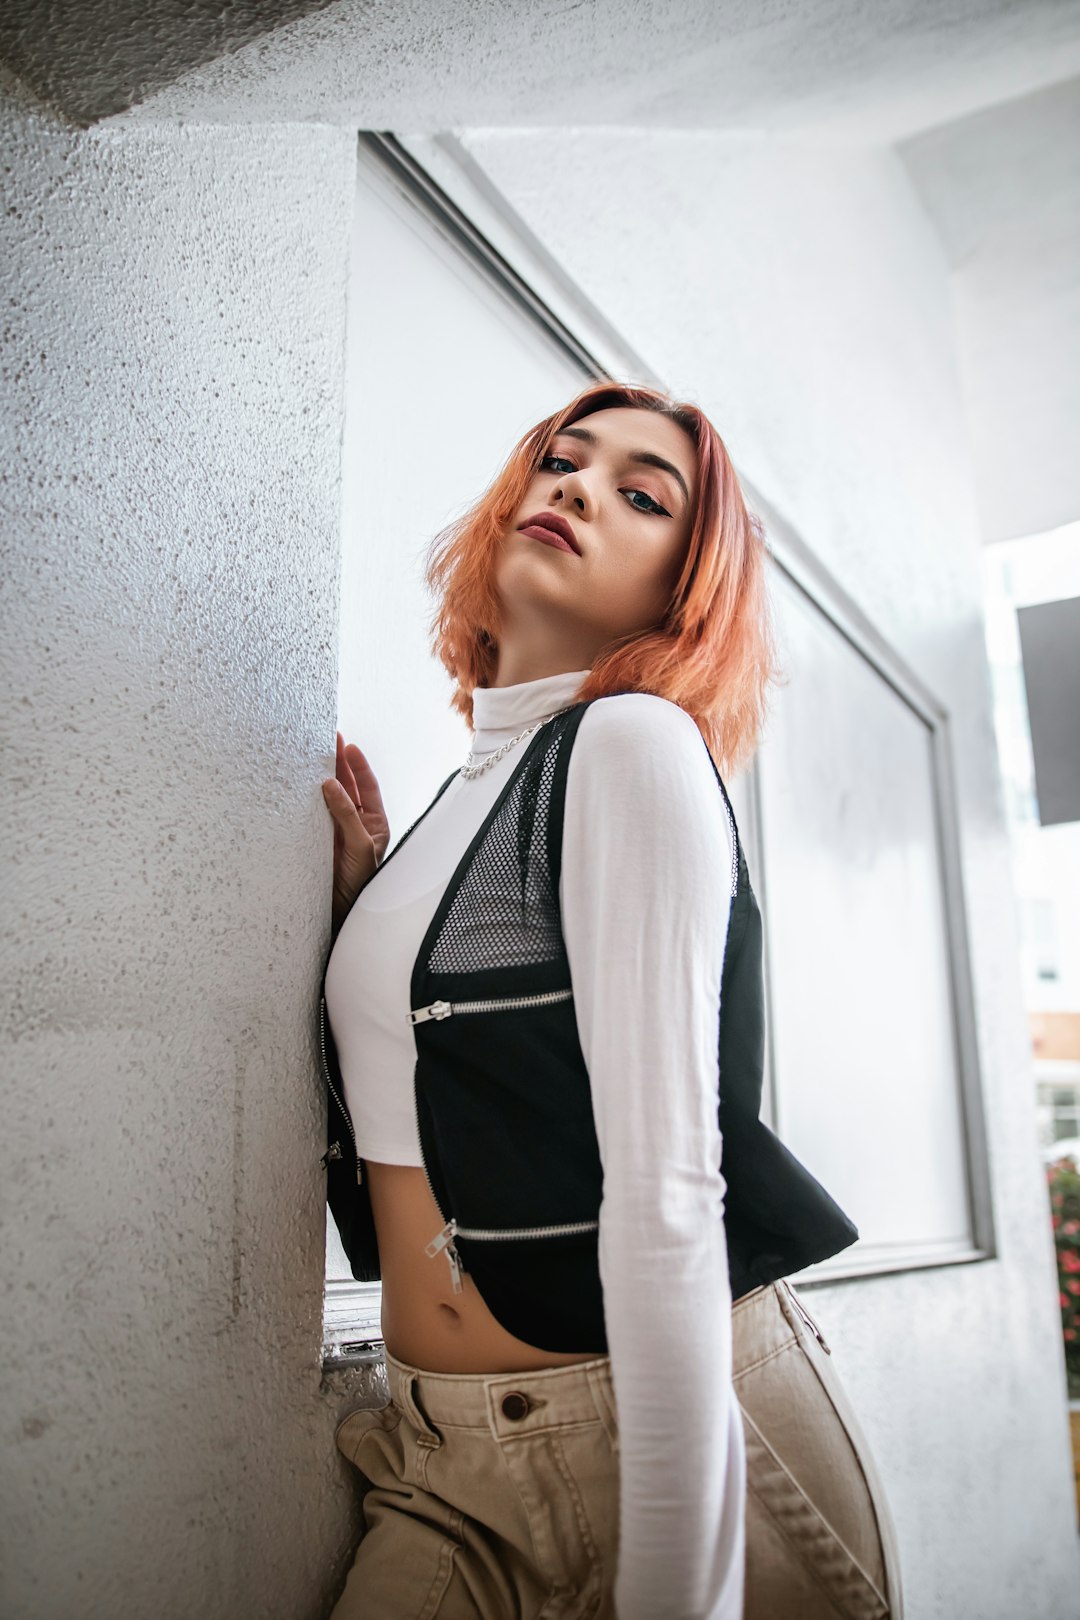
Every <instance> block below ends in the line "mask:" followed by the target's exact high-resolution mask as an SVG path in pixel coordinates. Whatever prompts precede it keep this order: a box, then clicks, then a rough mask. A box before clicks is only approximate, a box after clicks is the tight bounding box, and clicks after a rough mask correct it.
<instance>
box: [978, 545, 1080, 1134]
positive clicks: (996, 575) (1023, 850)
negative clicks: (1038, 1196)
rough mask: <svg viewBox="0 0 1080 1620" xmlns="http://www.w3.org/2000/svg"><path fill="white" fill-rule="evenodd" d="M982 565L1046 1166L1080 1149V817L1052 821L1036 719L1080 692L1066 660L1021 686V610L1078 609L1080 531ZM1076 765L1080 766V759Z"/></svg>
mask: <svg viewBox="0 0 1080 1620" xmlns="http://www.w3.org/2000/svg"><path fill="white" fill-rule="evenodd" d="M983 561H984V578H985V582H986V647H987V656H988V659H989V662H990V672H991V678H992V686H993V706H994V729H995V731H996V734H997V743H998V757H999V760H1000V764H1001V779H1002V785H1003V789H1004V795H1005V812H1006V819H1007V823H1008V828H1009V838H1010V844H1011V848H1012V859H1013V871H1014V874H1015V889H1016V899H1017V908H1018V922H1019V931H1020V961H1021V971H1022V975H1023V988H1024V999H1025V1003H1026V1006H1027V1009H1028V1015H1029V1021H1030V1027H1031V1050H1032V1060H1033V1068H1034V1079H1035V1086H1036V1096H1037V1110H1038V1114H1037V1117H1038V1125H1039V1138H1040V1145H1041V1147H1042V1150H1043V1154H1044V1157H1046V1158H1047V1159H1049V1158H1050V1157H1052V1156H1055V1155H1056V1154H1059V1153H1061V1152H1064V1151H1067V1150H1069V1149H1075V1150H1080V816H1074V817H1073V819H1071V820H1064V821H1060V820H1058V821H1052V822H1050V823H1049V824H1048V825H1044V820H1045V817H1044V816H1042V815H1040V803H1039V793H1038V786H1037V780H1036V760H1035V754H1034V751H1033V747H1032V724H1031V712H1030V711H1031V707H1032V705H1033V704H1036V703H1038V704H1047V703H1049V702H1051V701H1054V702H1056V703H1057V704H1059V705H1060V706H1061V708H1062V710H1063V712H1065V713H1066V714H1068V715H1069V716H1070V717H1072V716H1075V715H1077V714H1078V713H1080V689H1078V688H1077V686H1076V684H1075V682H1074V679H1073V675H1072V670H1071V669H1070V667H1069V664H1068V660H1067V659H1064V658H1063V659H1062V660H1061V664H1060V667H1059V669H1058V675H1057V680H1056V682H1054V683H1053V684H1054V688H1055V690H1054V692H1053V695H1052V698H1051V697H1050V696H1048V695H1047V693H1046V691H1045V690H1044V688H1043V687H1042V686H1036V685H1034V683H1033V682H1032V680H1031V678H1030V672H1029V678H1028V679H1027V680H1025V666H1024V659H1023V648H1022V639H1021V629H1020V622H1019V614H1020V612H1021V611H1022V610H1023V609H1025V608H1030V607H1033V606H1035V605H1036V604H1042V603H1053V604H1056V605H1059V606H1060V607H1061V608H1068V607H1070V605H1071V604H1072V603H1074V602H1075V603H1078V604H1080V523H1071V524H1066V525H1064V526H1063V527H1060V528H1057V529H1053V530H1050V531H1049V532H1047V533H1046V534H1041V535H1032V536H1028V537H1025V538H1023V539H1018V540H1006V541H1001V542H998V543H997V544H994V545H989V546H987V547H985V549H984V552H983ZM1028 661H1029V663H1030V662H1031V655H1030V654H1029V660H1028ZM1029 687H1030V688H1031V691H1030V694H1029ZM1050 723H1052V721H1051V722H1048V724H1050ZM1057 763H1058V764H1059V765H1061V764H1062V763H1063V762H1062V761H1061V760H1059V761H1058V762H1057ZM1064 763H1066V764H1068V763H1069V762H1068V761H1065V762H1064ZM1072 764H1073V768H1074V769H1078V770H1080V759H1075V760H1073V761H1072ZM1064 813H1066V814H1067V813H1068V808H1067V807H1066V809H1065V811H1064Z"/></svg>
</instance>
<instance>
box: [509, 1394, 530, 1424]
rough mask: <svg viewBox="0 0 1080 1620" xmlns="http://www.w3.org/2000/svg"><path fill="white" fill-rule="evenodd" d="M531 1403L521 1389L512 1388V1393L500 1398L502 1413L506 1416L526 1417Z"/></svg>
mask: <svg viewBox="0 0 1080 1620" xmlns="http://www.w3.org/2000/svg"><path fill="white" fill-rule="evenodd" d="M531 1405H532V1403H531V1401H530V1400H529V1397H528V1396H527V1395H523V1394H522V1393H521V1391H520V1390H517V1389H516V1390H514V1392H513V1394H511V1395H504V1396H503V1398H502V1409H503V1414H504V1416H506V1417H508V1418H515V1419H516V1418H523V1417H527V1416H528V1414H529V1410H530V1407H531Z"/></svg>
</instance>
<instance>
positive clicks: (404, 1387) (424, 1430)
mask: <svg viewBox="0 0 1080 1620" xmlns="http://www.w3.org/2000/svg"><path fill="white" fill-rule="evenodd" d="M419 1383H420V1380H419V1378H418V1376H417V1374H416V1373H415V1372H409V1373H406V1374H405V1376H404V1377H403V1378H402V1380H401V1406H402V1408H403V1410H404V1411H405V1412H406V1413H407V1414H408V1416H409V1418H410V1419H411V1421H412V1424H413V1427H414V1428H415V1429H416V1431H417V1433H416V1443H417V1445H418V1446H425V1447H426V1448H427V1449H428V1450H429V1451H437V1450H438V1448H439V1447H440V1446H441V1445H442V1443H443V1437H442V1435H441V1434H440V1433H439V1431H438V1430H437V1429H436V1428H434V1427H433V1425H432V1423H431V1421H430V1419H429V1418H428V1415H427V1413H426V1412H425V1411H424V1409H423V1407H422V1406H421V1405H420V1393H419V1387H418V1386H419Z"/></svg>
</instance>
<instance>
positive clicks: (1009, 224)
mask: <svg viewBox="0 0 1080 1620" xmlns="http://www.w3.org/2000/svg"><path fill="white" fill-rule="evenodd" d="M0 57H3V58H5V59H6V60H7V62H8V64H9V65H10V66H11V67H12V68H13V69H14V70H15V71H16V72H17V73H18V74H19V75H20V77H21V78H22V79H23V81H24V82H25V83H26V84H27V85H28V86H29V87H30V88H31V89H32V90H34V91H35V92H36V94H37V95H38V96H39V97H40V98H42V99H44V100H47V101H48V102H50V103H51V104H52V105H53V106H56V107H59V108H61V109H63V110H64V111H66V112H67V113H68V115H69V116H70V117H72V118H73V119H75V120H76V121H79V122H82V123H89V122H93V121H95V120H96V119H99V118H101V117H107V116H111V117H114V118H116V117H118V118H119V119H120V120H122V121H126V120H140V121H141V120H160V119H170V118H183V119H185V120H191V121H213V122H226V123H235V122H245V123H246V122H251V121H260V120H262V121H272V122H275V123H277V122H282V121H288V120H317V121H319V122H330V123H336V124H345V125H348V126H351V127H356V128H365V129H399V130H400V129H407V130H409V131H412V132H416V133H421V132H434V131H437V130H442V129H469V128H477V127H504V128H505V127H519V126H521V127H528V128H533V129H537V128H543V127H551V126H553V127H558V128H566V127H590V126H596V125H608V126H610V125H617V126H618V125H628V126H632V127H635V128H642V127H644V128H667V129H703V130H704V129H708V130H739V131H763V132H765V131H767V132H770V133H772V134H774V135H776V134H785V133H786V134H790V136H791V137H792V139H797V140H800V141H807V140H812V141H816V142H823V143H829V142H839V143H843V144H851V143H866V142H873V143H885V144H893V145H895V146H896V148H897V151H898V154H899V157H900V159H901V160H902V162H903V163H904V164H905V166H906V168H907V171H908V173H909V175H910V177H911V180H912V183H913V185H914V186H915V188H916V189H917V192H918V194H919V196H920V197H921V199H922V200H923V202H924V204H925V206H926V208H927V210H928V212H929V214H930V217H931V218H932V220H933V222H934V224H935V226H936V227H937V230H938V232H939V233H940V236H941V240H942V244H943V248H944V252H945V254H946V257H947V260H948V263H949V266H950V269H951V273H952V276H953V287H954V294H955V308H956V316H957V332H958V341H959V345H960V353H961V357H962V363H963V367H964V374H965V386H966V389H967V395H968V403H969V413H970V422H971V438H972V449H973V456H974V460H975V467H976V477H977V481H978V499H979V506H980V511H981V514H982V522H983V530H984V536H985V538H986V539H987V540H994V539H1002V538H1006V537H1009V536H1013V535H1018V534H1025V533H1029V532H1033V531H1035V530H1039V529H1044V528H1048V527H1051V526H1053V525H1055V524H1059V523H1063V522H1066V521H1068V520H1070V519H1073V518H1077V517H1080V456H1076V455H1075V453H1072V443H1071V441H1072V440H1075V439H1076V438H1077V437H1078V435H1077V431H1076V429H1077V424H1078V423H1080V410H1078V406H1080V396H1078V387H1080V383H1078V379H1080V0H1024V3H1018V0H908V3H907V4H904V5H900V4H891V5H884V4H879V5H867V4H866V3H865V0H802V3H801V4H799V5H792V4H791V0H739V3H738V4H735V3H731V0H675V3H673V0H587V3H585V4H583V3H582V0H546V4H545V5H544V6H543V8H539V7H536V6H535V5H533V4H532V3H531V0H396V3H394V0H331V3H327V0H272V3H270V0H263V3H255V0H233V3H232V4H230V5H227V6H223V5H222V4H221V0H187V3H186V4H185V5H184V6H182V7H177V6H176V4H175V0H144V3H139V0H8V5H7V7H6V8H5V10H4V12H3V14H2V15H0Z"/></svg>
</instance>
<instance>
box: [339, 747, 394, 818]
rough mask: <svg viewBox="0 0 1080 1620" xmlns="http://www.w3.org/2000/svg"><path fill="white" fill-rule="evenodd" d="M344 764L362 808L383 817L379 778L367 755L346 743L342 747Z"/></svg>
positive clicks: (360, 749) (370, 813)
mask: <svg viewBox="0 0 1080 1620" xmlns="http://www.w3.org/2000/svg"><path fill="white" fill-rule="evenodd" d="M344 753H345V760H346V764H347V765H348V767H349V774H350V775H351V777H352V779H353V782H354V783H355V784H356V789H357V795H358V797H359V800H360V803H361V804H362V805H363V807H364V810H365V811H366V812H367V813H368V814H369V815H375V816H378V817H380V818H382V819H385V815H386V812H385V810H384V809H383V801H382V793H381V792H380V791H379V779H378V777H377V776H376V775H375V772H374V771H373V770H372V768H371V766H370V765H369V764H368V761H367V755H366V754H365V753H364V751H363V749H362V748H358V747H357V746H356V744H355V743H346V745H345V748H344Z"/></svg>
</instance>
